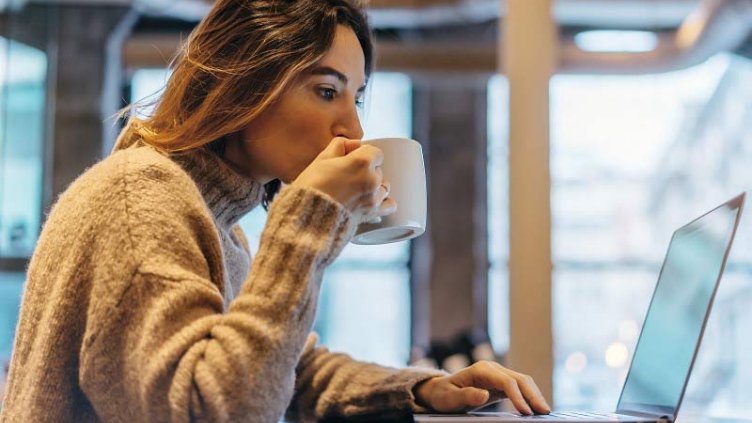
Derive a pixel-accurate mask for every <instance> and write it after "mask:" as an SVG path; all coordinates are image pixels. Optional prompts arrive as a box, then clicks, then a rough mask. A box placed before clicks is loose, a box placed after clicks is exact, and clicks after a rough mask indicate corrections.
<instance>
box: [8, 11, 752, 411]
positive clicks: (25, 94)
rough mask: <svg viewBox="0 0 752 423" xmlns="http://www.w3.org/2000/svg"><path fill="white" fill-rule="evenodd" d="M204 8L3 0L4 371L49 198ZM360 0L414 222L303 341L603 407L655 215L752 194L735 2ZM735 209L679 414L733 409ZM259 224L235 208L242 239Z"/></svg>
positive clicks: (743, 357)
mask: <svg viewBox="0 0 752 423" xmlns="http://www.w3.org/2000/svg"><path fill="white" fill-rule="evenodd" d="M210 5H211V2H210V1H208V0H207V1H202V0H149V1H140V0H101V1H96V0H88V1H87V0H37V1H34V0H0V363H2V364H4V365H5V366H7V362H8V360H9V358H10V355H11V352H12V344H13V336H14V331H15V326H16V322H17V317H18V312H19V306H20V301H21V295H22V293H23V286H24V270H25V269H26V266H27V265H28V261H29V258H30V256H31V254H32V252H33V251H34V246H35V243H36V241H37V237H38V234H39V232H40V227H41V225H43V224H44V219H45V215H46V212H47V211H48V210H49V208H50V206H51V205H52V204H53V203H54V201H55V199H56V198H57V196H58V195H59V194H60V193H61V192H62V191H63V190H64V189H65V188H66V187H67V186H68V184H70V182H71V181H73V180H74V179H75V178H76V176H78V175H79V174H81V173H82V172H83V171H84V170H85V169H86V168H87V167H89V166H91V165H92V164H94V163H95V162H96V161H98V160H101V159H102V158H103V157H105V156H106V155H107V154H109V151H110V150H111V148H112V144H113V142H114V139H115V136H116V135H117V133H118V131H119V127H120V125H121V124H122V122H119V121H117V120H116V119H113V118H112V116H113V115H114V114H115V113H116V112H117V110H118V109H119V108H121V107H123V106H125V105H127V104H129V103H130V102H133V101H136V100H140V99H143V98H147V97H148V98H151V97H154V96H159V94H160V90H161V89H162V87H163V85H164V83H165V81H166V79H167V78H168V77H169V74H170V70H169V63H170V59H171V58H172V57H173V56H174V55H175V54H176V52H177V51H178V48H179V46H180V43H181V41H182V40H184V39H185V38H186V37H187V35H188V34H189V33H190V31H191V29H192V28H193V27H194V26H195V25H196V23H197V22H198V21H199V20H200V19H201V17H202V16H203V15H204V14H205V13H206V12H207V10H208V8H209V7H210ZM367 5H368V13H369V17H370V20H371V23H372V24H373V27H374V32H375V37H376V38H375V39H376V53H377V62H376V68H377V72H376V73H375V75H374V76H373V78H372V80H371V82H370V88H369V91H368V99H367V107H366V111H365V113H364V115H363V116H362V119H363V123H364V127H365V129H366V138H375V137H380V136H406V137H412V138H415V139H417V140H418V141H420V142H421V143H422V144H423V148H424V153H425V160H426V166H427V173H428V181H429V222H428V230H427V232H426V234H425V235H423V236H422V237H420V238H418V239H416V240H414V241H412V242H403V243H396V244H389V245H384V246H358V245H350V246H348V247H347V248H346V250H345V251H344V253H343V254H342V255H341V257H340V258H339V259H338V260H337V261H336V263H335V264H334V265H333V266H332V267H331V268H330V269H329V270H328V272H327V274H326V277H325V283H324V287H323V295H322V297H321V302H320V305H319V310H318V315H317V320H316V324H315V330H316V331H317V332H318V333H319V334H320V337H321V340H322V343H324V344H325V345H327V346H329V347H330V348H331V349H334V350H339V351H345V352H347V353H349V354H351V355H353V356H354V357H356V358H358V359H363V360H368V361H374V362H377V363H381V364H385V365H390V366H404V365H407V364H410V363H416V364H421V365H434V366H440V367H443V368H446V369H449V370H452V369H456V368H458V367H461V366H464V365H467V364H469V363H471V362H472V361H474V360H478V359H495V360H498V361H500V362H501V363H503V364H505V365H508V366H511V367H513V368H515V369H516V370H519V371H523V372H525V373H529V374H531V375H533V376H534V377H535V379H536V381H537V382H538V384H539V385H540V386H541V388H542V390H543V391H544V393H545V394H546V396H547V397H548V398H549V399H551V400H552V401H553V403H554V404H555V406H556V407H562V408H563V407H566V408H573V409H584V408H590V409H592V408H594V407H595V408H598V409H604V410H609V409H612V408H613V407H614V406H615V404H616V401H617V400H618V395H619V392H620V389H621V385H622V383H623V381H624V378H625V376H626V373H625V372H626V370H627V368H628V366H629V363H630V360H631V355H632V352H633V349H634V346H635V343H636V340H637V338H638V336H639V333H640V328H641V324H642V320H643V318H644V314H645V311H646V310H647V307H648V303H649V300H650V297H651V294H652V290H653V288H654V285H655V282H656V279H657V274H658V271H659V270H660V266H661V263H662V260H663V256H664V253H665V250H666V247H667V244H668V241H669V239H670V237H671V234H672V231H673V230H674V229H675V228H677V227H679V226H680V225H682V224H684V223H686V222H687V221H689V220H690V219H692V218H694V217H696V216H699V215H700V214H701V213H704V212H705V211H707V210H709V209H711V208H713V207H714V206H716V205H717V204H720V203H721V202H723V201H725V200H727V199H729V198H730V197H732V196H733V195H736V194H738V193H739V192H741V191H744V190H747V189H749V188H750V187H752V2H751V1H748V0H508V1H504V0H501V1H500V0H372V1H370V2H368V3H367ZM748 220H749V219H748V218H747V219H743V221H742V224H741V226H740V229H739V233H738V235H737V240H736V245H735V248H734V250H733V253H732V256H731V258H730V262H729V265H728V267H727V271H726V276H725V278H724V280H723V283H722V285H721V289H720V291H719V294H718V298H717V301H716V305H715V307H714V309H713V313H712V315H711V318H710V320H709V323H708V328H707V331H706V335H705V339H704V342H703V344H702V347H701V350H700V353H699V357H698V361H697V363H696V366H695V370H694V373H693V376H692V379H691V381H690V385H689V388H688V391H687V399H686V400H685V403H684V409H683V412H687V413H695V412H697V413H702V414H703V415H708V416H711V415H712V416H721V417H733V416H740V415H742V414H744V413H745V412H746V413H749V412H752V356H751V355H750V354H749V351H750V350H752V336H750V335H752V333H750V329H749V328H750V327H752V249H751V248H750V240H751V239H752V237H751V236H750V229H752V228H750V227H749V224H748V223H747V221H748ZM264 221H265V213H264V212H263V210H255V211H254V212H252V213H251V214H250V215H249V216H247V217H246V218H244V219H243V221H242V225H243V226H244V228H245V229H246V232H247V234H248V236H249V238H250V239H251V240H252V241H253V242H252V243H253V244H257V243H258V235H259V234H260V231H261V229H262V228H263V225H264ZM254 248H255V247H254ZM5 366H3V367H5ZM1 370H2V368H0V371H1ZM0 376H2V378H1V379H3V380H4V373H2V372H0ZM0 385H1V383H0ZM0 389H1V388H0Z"/></svg>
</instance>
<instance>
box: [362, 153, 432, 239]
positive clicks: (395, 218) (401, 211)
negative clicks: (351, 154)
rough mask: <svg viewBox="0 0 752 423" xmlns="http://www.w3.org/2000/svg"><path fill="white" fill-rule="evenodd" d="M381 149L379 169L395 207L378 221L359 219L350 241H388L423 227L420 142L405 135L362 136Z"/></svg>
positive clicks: (409, 235) (411, 235) (423, 176)
mask: <svg viewBox="0 0 752 423" xmlns="http://www.w3.org/2000/svg"><path fill="white" fill-rule="evenodd" d="M363 144H370V145H373V146H374V147H377V148H378V149H380V150H381V151H382V152H383V153H384V162H383V163H382V165H381V170H382V172H383V175H384V179H386V180H387V181H389V184H390V185H391V186H390V193H389V196H390V197H391V198H393V199H394V200H395V201H396V202H397V211H395V212H394V213H393V214H390V215H388V216H383V217H382V218H381V222H379V223H361V224H360V226H358V230H357V231H356V233H355V236H354V237H353V239H352V243H353V244H363V245H374V244H389V243H392V242H398V241H405V240H408V239H411V238H415V237H417V236H420V235H422V234H423V232H425V231H426V171H425V166H424V164H423V149H422V148H421V146H420V143H419V142H417V141H415V140H411V139H409V138H377V139H372V140H363Z"/></svg>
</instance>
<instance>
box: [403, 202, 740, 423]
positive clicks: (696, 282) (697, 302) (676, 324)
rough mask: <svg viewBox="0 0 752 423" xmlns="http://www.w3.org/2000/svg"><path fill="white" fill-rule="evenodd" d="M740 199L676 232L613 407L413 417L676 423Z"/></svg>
mask: <svg viewBox="0 0 752 423" xmlns="http://www.w3.org/2000/svg"><path fill="white" fill-rule="evenodd" d="M744 198H745V194H744V193H742V194H740V195H738V196H737V197H735V198H733V199H731V200H729V201H728V202H726V203H724V204H722V205H720V206H718V207H716V208H715V209H713V210H711V211H709V212H708V213H706V214H704V215H702V216H700V217H699V218H697V219H695V220H693V221H691V222H689V223H687V224H686V225H684V226H682V227H681V228H679V229H677V230H676V231H675V232H674V234H673V236H672V237H671V242H670V243H669V247H668V252H667V253H666V258H665V259H664V261H663V266H662V268H661V271H660V274H659V276H658V282H657V283H656V286H655V291H654V292H653V298H652V300H651V301H650V307H649V308H648V312H647V314H646V316H645V322H644V324H643V326H642V331H641V333H640V338H639V340H638V341H637V346H636V347H635V351H634V355H633V356H632V363H631V365H630V367H629V372H628V374H627V378H626V380H625V382H624V386H623V388H622V391H621V396H620V398H619V402H618V404H617V407H616V411H614V412H610V413H589V412H588V413H586V412H556V411H554V412H552V413H551V414H548V415H533V416H523V415H520V414H517V413H509V412H503V411H486V410H487V408H486V407H483V408H480V409H476V410H473V411H471V412H469V413H466V414H455V415H447V414H416V415H414V416H413V417H414V419H415V421H416V422H430V423H466V422H467V423H476V422H495V423H503V422H519V421H523V420H535V421H547V422H607V421H610V422H673V421H674V420H675V419H676V416H677V414H678V411H679V407H680V406H681V402H682V398H683V397H684V391H685V389H686V387H687V381H688V380H689V375H690V373H691V372H692V366H693V364H694V361H695V358H696V357H697V351H698V349H699V347H700V341H701V340H702V334H703V331H704V330H705V324H706V323H707V319H708V316H709V315H710V309H711V306H712V304H713V298H714V297H715V293H716V291H717V290H718V284H719V282H720V280H721V275H722V274H723V269H724V267H725V266H726V259H727V258H728V255H729V250H730V249H731V244H732V242H733V240H734V234H735V233H736V228H737V226H738V225H739V218H740V216H741V211H742V207H743V205H744Z"/></svg>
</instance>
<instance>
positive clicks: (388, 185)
mask: <svg viewBox="0 0 752 423" xmlns="http://www.w3.org/2000/svg"><path fill="white" fill-rule="evenodd" d="M381 188H382V189H383V190H384V199H386V197H389V193H391V192H392V184H391V183H390V182H389V181H387V180H386V179H382V180H381Z"/></svg>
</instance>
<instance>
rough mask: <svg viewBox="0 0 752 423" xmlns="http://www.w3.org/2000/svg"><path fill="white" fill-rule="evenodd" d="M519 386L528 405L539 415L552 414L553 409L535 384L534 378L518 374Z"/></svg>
mask: <svg viewBox="0 0 752 423" xmlns="http://www.w3.org/2000/svg"><path fill="white" fill-rule="evenodd" d="M516 378H517V386H519V387H520V391H521V392H522V395H523V396H524V397H525V399H526V400H527V402H528V404H530V405H531V406H532V407H533V410H535V411H536V412H537V413H543V414H548V413H550V412H551V407H550V406H549V405H548V403H547V402H546V399H545V398H544V397H543V394H542V393H541V391H540V389H538V385H536V384H535V382H534V381H533V378H531V377H530V376H527V375H523V374H520V373H517V374H516Z"/></svg>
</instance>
